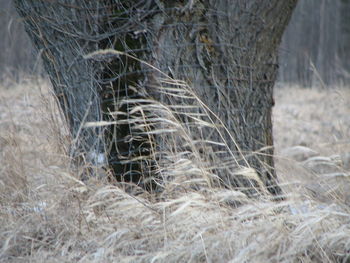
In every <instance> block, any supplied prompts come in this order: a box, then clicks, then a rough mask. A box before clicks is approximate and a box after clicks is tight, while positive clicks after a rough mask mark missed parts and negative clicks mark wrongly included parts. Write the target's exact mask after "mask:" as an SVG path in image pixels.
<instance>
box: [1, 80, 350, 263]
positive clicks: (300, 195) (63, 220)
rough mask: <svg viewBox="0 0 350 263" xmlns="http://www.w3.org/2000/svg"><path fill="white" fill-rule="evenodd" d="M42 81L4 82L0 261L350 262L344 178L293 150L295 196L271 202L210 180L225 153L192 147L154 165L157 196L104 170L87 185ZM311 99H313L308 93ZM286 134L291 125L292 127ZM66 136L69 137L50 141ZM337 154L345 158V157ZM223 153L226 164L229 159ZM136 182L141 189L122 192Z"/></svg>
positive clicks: (290, 186) (288, 181) (287, 180)
mask: <svg viewBox="0 0 350 263" xmlns="http://www.w3.org/2000/svg"><path fill="white" fill-rule="evenodd" d="M39 84H40V82H39ZM36 85H38V83H36V84H35V85H34V84H31V83H28V85H21V86H15V87H14V88H13V89H11V92H9V90H6V89H4V88H0V100H1V104H0V108H1V109H0V112H1V118H0V138H1V139H0V143H1V148H0V154H1V159H0V167H1V168H0V169H1V173H0V205H1V208H0V240H1V241H0V261H2V262H28V261H32V262H299V261H300V262H347V261H348V260H349V259H350V251H349V247H350V238H349V237H350V222H349V218H350V209H349V202H348V200H347V199H346V198H342V195H341V193H343V194H345V192H344V191H345V190H342V191H343V192H342V191H340V190H341V188H340V186H344V185H346V184H348V177H346V176H343V177H341V178H340V177H339V178H338V177H337V176H335V177H333V179H334V178H337V180H332V181H331V180H330V179H329V177H327V176H326V175H325V174H322V173H321V174H320V173H318V172H315V171H313V170H310V168H308V166H305V165H304V164H303V162H304V161H305V160H299V159H298V158H297V160H296V161H294V162H292V161H291V158H289V157H286V156H277V157H278V161H279V163H278V165H279V166H278V169H279V174H280V176H282V177H281V178H282V181H283V184H284V189H285V193H286V195H287V196H288V198H287V199H286V200H285V201H281V202H272V201H270V200H269V198H268V195H266V196H264V195H263V196H261V198H257V199H249V198H247V197H246V196H245V194H243V193H242V192H240V191H235V190H232V189H229V188H222V187H221V188H220V187H214V186H215V180H218V179H217V178H216V177H215V174H213V173H212V172H210V171H211V169H210V168H211V166H212V165H213V163H214V162H217V160H215V159H210V158H209V159H208V160H204V161H203V159H201V158H199V157H200V155H196V151H191V152H192V153H187V152H184V151H180V150H179V148H168V152H167V155H166V156H165V157H166V158H164V159H162V160H163V161H162V162H163V163H159V164H158V167H159V171H158V172H159V174H161V175H162V176H163V178H164V179H165V180H164V182H165V183H164V184H163V185H162V187H163V190H162V191H161V192H160V193H149V192H146V191H143V190H141V189H139V188H137V187H136V186H130V185H127V184H122V183H119V184H116V185H111V184H109V183H107V182H104V181H103V180H98V179H96V178H89V179H88V180H86V181H84V182H83V181H81V180H79V174H80V173H81V171H82V170H83V169H84V167H81V168H80V169H77V170H73V169H71V168H70V160H69V158H67V157H66V155H65V151H66V150H65V149H66V148H65V147H66V145H65V142H66V140H67V138H66V135H65V129H62V128H61V126H60V124H59V125H58V124H57V123H54V122H56V121H58V120H59V117H58V116H59V115H58V113H57V112H56V113H55V114H56V115H51V116H50V114H51V113H49V112H52V109H49V108H47V107H48V106H49V107H50V105H51V104H50V103H46V102H45V103H44V105H43V101H42V99H40V98H39V97H40V96H38V89H37V87H34V86H36ZM40 85H44V84H42V83H41V84H40ZM45 85H46V84H45ZM298 92H301V91H300V90H298ZM29 101H30V103H29ZM46 101H47V100H46ZM309 103H313V102H312V100H311V98H310V102H309ZM52 105H54V104H52ZM158 107H159V106H158ZM139 110H141V108H139ZM282 110H283V109H282ZM39 113H40V114H39ZM281 114H282V113H281ZM53 116H54V117H53ZM158 117H162V118H165V117H166V118H165V119H167V120H168V121H167V122H166V123H163V125H159V126H157V125H155V126H156V127H158V128H159V130H160V129H163V130H166V131H171V132H169V133H168V134H167V136H168V135H170V134H172V135H174V133H175V131H177V132H178V133H177V134H180V135H182V136H183V137H177V142H178V144H177V145H180V146H181V145H182V144H183V145H185V144H186V143H187V144H188V143H190V141H188V140H187V139H186V136H188V132H186V130H185V131H183V129H184V128H186V127H181V126H178V125H177V124H176V123H172V122H171V121H172V119H171V111H170V112H169V111H167V108H163V115H161V116H158ZM158 120H159V119H153V121H158ZM51 122H53V123H54V127H52V126H50V125H51ZM4 123H8V124H6V125H9V126H6V125H4ZM208 123H209V122H208ZM139 124H140V125H141V122H140V123H139ZM153 124H157V123H153ZM158 124H160V123H159V122H158ZM208 125H209V124H208ZM330 125H333V124H330ZM9 127H10V128H9ZM174 127H175V128H176V129H173V128H174ZM170 128H172V129H170ZM287 131H288V132H289V133H290V129H289V128H288V130H286V131H285V133H286V134H287ZM60 134H61V136H62V140H57V139H54V138H55V137H56V138H57V136H58V135H60ZM170 137H172V136H170ZM164 139H169V137H164ZM279 139H281V138H279ZM279 139H278V138H277V140H279ZM186 140H187V141H186ZM198 143H199V142H198ZM207 143H211V142H207ZM57 144H59V145H57ZM62 144H63V145H62ZM199 144H200V143H199ZM195 145H196V142H193V141H192V145H190V147H193V149H197V148H196V147H195ZM202 145H203V146H206V144H202ZM280 145H281V144H280ZM186 147H188V145H186ZM184 148H185V147H184ZM190 149H191V148H190ZM282 149H283V148H280V149H279V150H282ZM311 149H314V148H313V147H311ZM343 149H345V147H344V148H343ZM316 150H317V151H316ZM316 150H313V151H314V152H317V153H319V152H322V149H321V150H320V149H316ZM279 152H281V151H279ZM332 154H333V153H332ZM323 155H324V156H325V157H329V155H328V156H327V155H325V154H323ZM282 157H283V158H282ZM313 157H314V156H307V157H306V158H307V159H309V158H313ZM286 158H287V161H284V160H286ZM330 160H331V161H332V160H333V159H330ZM334 160H335V162H336V163H337V161H336V160H338V159H334ZM226 161H227V162H226V163H225V164H223V166H225V165H227V166H225V167H226V169H227V168H228V167H233V166H230V165H233V163H232V162H230V161H228V160H226ZM309 161H310V160H309ZM228 164H230V165H228ZM287 164H288V165H287ZM235 165H236V164H235ZM234 167H237V166H234ZM337 167H338V168H339V167H340V169H342V171H341V172H342V173H343V174H345V175H346V174H348V173H349V170H347V168H346V167H345V166H344V165H343V164H342V163H339V162H338V163H337ZM241 168H242V169H243V168H244V167H241ZM247 169H248V168H247ZM250 172H251V171H250V170H248V171H247V170H242V171H241V173H242V174H251V173H250ZM232 173H233V174H235V173H237V170H236V169H235V171H232ZM328 174H329V173H328ZM250 176H252V175H250ZM208 178H209V179H208ZM320 178H323V179H324V180H323V181H322V180H320ZM325 178H328V179H327V180H326V179H325ZM338 179H339V180H338ZM320 182H323V183H320ZM311 183H313V184H315V183H319V185H324V186H326V185H328V186H330V188H329V189H327V190H325V191H326V192H324V193H323V192H322V191H323V189H322V188H318V187H319V186H316V188H315V187H314V188H312V189H313V191H316V193H317V194H318V195H322V196H323V198H320V197H319V196H314V195H312V191H311V190H310V189H309V188H311V186H310V184H311ZM337 186H338V188H337ZM130 187H134V191H129V190H127V191H126V190H125V189H129V188H130ZM320 189H322V190H320ZM336 189H338V190H339V191H340V192H336ZM130 192H133V193H135V194H131V193H130ZM326 193H327V194H326ZM344 196H345V195H344Z"/></svg>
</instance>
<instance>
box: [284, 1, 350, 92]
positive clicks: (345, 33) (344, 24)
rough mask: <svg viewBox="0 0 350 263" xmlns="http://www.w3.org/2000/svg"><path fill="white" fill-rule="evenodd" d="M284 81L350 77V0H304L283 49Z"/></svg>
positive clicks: (313, 81) (332, 80)
mask: <svg viewBox="0 0 350 263" xmlns="http://www.w3.org/2000/svg"><path fill="white" fill-rule="evenodd" d="M280 80H281V81H283V82H292V83H299V84H301V85H303V86H311V85H331V84H339V82H340V84H343V83H346V82H348V81H349V80H350V0H300V1H299V4H298V6H297V9H296V10H295V12H294V14H293V17H292V20H291V23H290V24H289V26H288V28H287V30H286V32H285V34H284V38H283V42H282V45H281V48H280Z"/></svg>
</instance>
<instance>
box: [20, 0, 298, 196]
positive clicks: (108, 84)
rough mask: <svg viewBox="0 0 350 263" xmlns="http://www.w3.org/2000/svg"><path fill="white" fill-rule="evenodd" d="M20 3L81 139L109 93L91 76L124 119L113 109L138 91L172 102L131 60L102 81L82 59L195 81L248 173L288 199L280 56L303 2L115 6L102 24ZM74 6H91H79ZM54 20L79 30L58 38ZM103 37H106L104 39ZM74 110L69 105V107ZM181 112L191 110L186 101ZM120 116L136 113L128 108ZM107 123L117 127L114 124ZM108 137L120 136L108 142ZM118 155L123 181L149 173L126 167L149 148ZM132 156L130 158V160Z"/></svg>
mask: <svg viewBox="0 0 350 263" xmlns="http://www.w3.org/2000/svg"><path fill="white" fill-rule="evenodd" d="M16 2H17V6H18V9H19V10H20V13H21V15H22V16H23V17H28V16H29V18H28V19H27V22H26V25H27V28H28V29H29V30H28V31H29V33H30V35H31V37H32V39H33V40H34V42H35V44H36V46H37V47H38V48H39V49H44V60H45V61H46V66H47V70H48V71H49V72H51V73H52V72H55V74H50V77H51V80H52V82H53V84H54V87H55V89H56V93H57V95H58V96H60V94H61V93H63V94H66V95H65V96H64V97H65V99H61V105H62V107H63V108H64V109H69V112H70V113H71V115H72V116H73V118H72V117H68V119H69V120H70V122H71V127H72V130H73V133H77V132H76V130H77V127H78V126H79V125H80V124H81V122H82V121H83V117H84V114H85V112H88V114H87V118H88V119H89V120H97V119H99V110H98V109H99V99H100V97H99V96H97V93H98V92H96V91H97V89H98V87H99V85H97V84H96V83H94V82H93V81H92V78H91V76H94V79H98V80H99V84H100V86H101V92H100V94H102V95H101V96H102V98H103V103H102V108H103V109H104V111H113V110H116V109H115V105H114V104H113V103H111V101H113V98H115V97H130V96H137V94H134V91H133V89H132V88H131V86H139V87H142V88H144V89H145V91H146V93H147V94H148V95H147V96H150V97H152V98H154V99H156V100H158V101H161V102H168V101H167V98H165V97H164V96H163V95H162V94H160V93H158V92H155V90H154V89H153V87H154V86H156V85H157V84H159V83H158V79H159V77H160V76H159V72H157V71H152V70H149V68H147V67H146V66H144V65H143V64H142V63H139V62H137V61H135V60H133V59H128V58H127V57H121V58H119V59H117V60H115V61H113V62H110V63H108V64H107V65H105V66H104V68H103V70H102V71H100V72H98V71H96V70H97V68H96V64H94V63H93V62H91V61H90V60H85V61H81V60H79V63H77V58H79V57H81V55H82V54H83V53H85V54H86V53H87V52H88V51H90V50H93V49H94V48H113V49H117V50H119V51H123V52H128V53H131V54H132V55H133V56H136V57H138V58H140V59H142V60H144V61H147V62H148V63H149V64H151V65H153V66H155V67H157V68H159V69H160V70H161V71H162V72H163V73H165V74H167V75H169V76H172V77H173V78H175V79H180V80H184V81H186V82H187V83H188V84H189V85H190V86H191V87H192V88H193V90H194V91H195V93H196V94H197V96H198V97H199V98H200V99H201V100H202V101H203V102H204V103H205V104H206V105H207V106H208V107H209V108H210V109H211V110H212V111H213V112H214V113H215V114H216V115H217V116H219V118H220V119H221V120H222V122H223V123H224V124H225V126H226V127H227V128H228V129H229V130H230V131H231V133H232V134H233V137H234V138H235V140H236V143H237V144H235V143H234V142H233V141H232V140H231V137H230V136H229V135H228V134H226V135H225V138H224V139H225V141H227V142H228V145H229V148H230V150H231V151H232V152H234V153H236V156H237V159H239V160H240V162H241V163H242V165H246V164H245V162H244V161H243V160H242V159H241V155H242V153H243V155H244V156H245V158H246V160H247V161H248V163H249V165H250V166H251V167H253V168H255V169H256V170H257V171H258V172H259V176H260V178H261V180H262V181H263V182H264V184H265V185H266V186H267V187H268V190H269V191H270V192H271V193H273V194H279V193H280V188H279V187H278V186H277V184H276V175H275V172H274V169H273V167H274V162H273V137H272V123H271V109H272V107H273V104H274V101H273V85H274V82H275V79H276V73H277V69H278V65H277V48H278V45H279V43H280V41H281V37H282V33H283V31H284V29H285V27H286V25H287V24H288V21H289V19H290V16H291V14H292V11H293V9H294V8H295V6H296V3H297V0H286V1H280V0H273V1H272V0H260V1H257V0H230V1H229V0H201V1H199V0H197V1H196V0H190V1H188V2H187V1H158V0H149V1H147V0H145V1H111V2H108V3H109V8H108V11H106V12H107V15H108V17H107V18H106V17H105V19H101V20H96V19H95V20H94V17H96V12H95V13H94V15H92V13H89V12H79V11H78V10H79V9H76V8H72V9H70V10H71V11H72V10H74V12H73V11H72V12H68V13H67V10H66V9H65V10H64V7H60V8H62V10H64V11H62V12H61V11H60V9H57V10H56V9H55V10H54V9H52V10H50V12H49V13H47V11H48V9H49V8H48V6H49V5H50V4H51V3H56V1H30V0H28V1H19V0H17V1H16ZM24 2H26V5H27V6H26V5H25V4H24ZM59 2H63V3H65V2H64V1H59ZM69 2H72V1H69ZM83 2H84V5H85V7H86V6H88V7H89V10H92V9H93V10H97V9H98V7H99V6H98V4H87V3H89V1H87V2H86V3H85V1H83ZM91 2H92V3H93V2H95V1H91ZM96 2H99V1H96ZM38 3H41V4H40V5H39V7H38V8H37V9H35V12H36V13H39V14H40V16H39V17H40V19H42V20H41V21H35V20H34V21H33V19H32V16H31V12H28V10H33V9H28V6H35V5H36V6H37V5H38ZM67 3H68V2H67ZM100 3H101V2H100ZM106 3H107V1H105V4H106ZM74 6H82V5H81V3H80V2H79V1H77V2H76V3H75V2H74ZM58 16H60V17H61V20H59V19H58ZM49 17H57V19H56V20H57V21H61V22H63V23H64V21H66V19H68V18H70V19H71V18H73V20H76V22H75V23H72V24H70V25H69V29H67V28H66V27H64V29H65V30H64V31H63V30H59V29H56V28H55V29H54V30H53V27H52V26H49V27H47V23H46V21H45V19H44V18H46V19H48V20H49V21H50V19H49ZM76 28H78V29H79V30H77V31H78V32H85V35H86V32H89V33H88V35H89V36H90V38H89V39H87V38H86V37H84V38H83V39H81V34H78V33H76V34H67V32H71V31H73V32H76V31H74V30H76ZM73 29H74V30H73ZM98 30H104V31H105V32H104V34H101V32H100V31H98ZM97 31H98V33H99V37H100V38H99V41H98V47H97V46H96V45H95V43H94V41H93V40H94V39H96V38H94V37H93V36H94V34H95V33H96V34H97ZM101 36H102V37H101ZM70 41H72V42H73V43H75V44H74V45H70V46H68V47H69V49H68V50H67V45H66V43H68V42H70ZM60 44H62V46H63V48H60ZM48 45H50V46H49V48H48ZM82 48H83V49H82ZM81 63H82V64H81ZM96 76H97V77H96ZM82 80H83V81H84V82H83V84H82V83H81V81H82ZM62 87H63V88H62ZM66 100H68V104H65V101H66ZM91 102H92V104H91ZM176 103H178V104H181V101H179V102H176ZM117 110H119V111H125V112H127V111H128V106H123V107H121V108H118V109H117ZM74 116H79V117H78V118H76V117H74ZM104 118H105V119H108V118H109V117H108V115H105V116H104ZM113 129H114V130H110V133H109V134H114V135H117V136H116V137H117V138H125V137H127V136H128V134H130V133H131V128H130V125H127V124H124V125H119V126H118V127H114V128H113ZM78 130H79V129H78ZM84 132H86V133H87V137H89V138H90V137H91V138H92V137H93V134H91V133H90V131H89V132H88V131H85V130H84ZM215 136H216V135H213V134H212V133H211V132H210V131H207V130H204V131H203V132H202V134H201V137H202V138H203V137H204V138H207V139H208V140H211V141H217V140H222V138H218V137H215ZM107 137H110V136H109V135H108V134H107ZM156 140H157V139H156ZM85 141H86V144H87V145H88V146H89V145H92V144H91V141H89V140H85ZM237 145H238V147H237ZM113 147H114V148H113ZM113 147H112V148H111V149H109V154H110V156H109V159H110V162H111V163H114V168H115V171H116V173H117V174H118V176H120V177H123V176H124V175H125V173H126V171H129V172H130V171H135V170H136V171H137V170H140V167H141V166H142V164H140V163H138V164H137V163H136V164H134V165H131V164H130V163H129V164H128V165H123V162H122V161H121V159H123V158H125V157H127V156H129V157H130V158H131V157H135V156H134V155H130V151H131V150H132V151H133V152H136V155H137V154H140V152H141V151H144V150H142V149H141V148H143V149H144V148H147V147H149V145H148V146H147V144H146V147H145V144H144V143H143V142H142V140H141V141H139V142H135V141H134V142H131V141H126V140H123V139H121V140H115V141H114V146H113ZM140 147H141V148H140ZM123 151H125V152H127V153H126V154H125V155H124V156H123V154H121V152H123ZM146 151H147V150H146ZM240 151H241V152H240ZM128 152H129V153H128ZM137 152H138V153H137ZM220 154H221V153H220ZM220 154H219V155H218V156H219V157H220V158H225V154H227V153H222V154H221V155H220ZM217 170H220V169H217ZM226 172H227V170H226ZM218 174H219V175H220V176H221V177H222V179H223V181H224V183H225V184H227V185H231V186H245V187H251V186H254V187H255V186H256V185H254V183H251V182H249V180H246V181H245V180H243V181H239V180H237V179H236V178H234V177H232V176H230V175H229V174H225V171H218ZM129 177H130V178H128V179H127V180H132V181H136V182H139V181H140V174H138V175H135V176H134V177H133V176H132V175H130V174H129ZM124 179H125V177H124Z"/></svg>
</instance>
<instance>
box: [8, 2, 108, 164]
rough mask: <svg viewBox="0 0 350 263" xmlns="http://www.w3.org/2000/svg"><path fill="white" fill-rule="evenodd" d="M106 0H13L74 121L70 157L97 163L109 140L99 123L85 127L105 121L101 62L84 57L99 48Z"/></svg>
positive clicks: (69, 120) (65, 109)
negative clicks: (88, 126) (96, 124)
mask: <svg viewBox="0 0 350 263" xmlns="http://www.w3.org/2000/svg"><path fill="white" fill-rule="evenodd" d="M100 2H102V1H88V0H63V1H46V0H26V1H22V0H14V3H15V7H16V8H17V11H18V13H19V14H20V16H21V17H22V18H23V21H24V24H25V29H26V31H27V33H28V35H29V37H30V38H31V40H32V42H33V43H34V46H35V47H36V49H37V50H38V52H39V54H40V55H41V58H42V59H43V63H44V68H45V70H46V71H47V73H48V75H49V77H50V80H51V83H52V85H53V88H54V91H55V94H56V96H57V98H58V101H59V103H60V106H61V108H62V110H63V112H64V115H65V117H66V120H67V122H68V124H69V127H70V131H71V135H72V138H73V143H72V145H71V156H72V157H73V158H77V157H79V158H78V159H81V158H83V159H86V158H87V159H88V161H89V162H92V163H94V164H96V163H98V161H99V159H101V156H99V153H101V152H102V150H103V148H104V145H103V139H102V138H101V135H102V132H101V131H100V129H99V128H96V129H84V128H83V124H84V123H85V122H87V121H99V120H101V112H100V95H99V83H98V79H99V77H98V76H99V74H100V71H101V70H100V65H99V64H98V63H96V62H93V61H87V60H85V59H83V56H84V55H85V54H86V53H89V52H92V51H94V50H96V49H98V48H99V44H98V40H99V39H97V38H96V37H98V36H99V34H100V32H99V30H101V28H100V27H99V23H100V21H99V19H100V16H103V14H105V13H106V11H105V10H104V8H102V7H101V3H100Z"/></svg>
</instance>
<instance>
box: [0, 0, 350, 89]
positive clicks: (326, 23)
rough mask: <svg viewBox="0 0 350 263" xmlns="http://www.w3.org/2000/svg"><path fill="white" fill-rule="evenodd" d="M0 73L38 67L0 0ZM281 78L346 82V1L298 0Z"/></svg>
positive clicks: (349, 27) (349, 63) (349, 14)
mask: <svg viewBox="0 0 350 263" xmlns="http://www.w3.org/2000/svg"><path fill="white" fill-rule="evenodd" d="M0 36H1V40H0V50H1V52H0V77H4V76H5V77H7V76H11V77H14V78H17V77H18V76H19V74H20V73H23V72H24V73H33V71H36V72H38V70H39V71H40V69H39V67H38V65H39V64H38V59H37V55H34V54H33V50H32V46H31V44H30V41H29V39H28V37H27V35H26V34H25V33H24V30H23V26H22V24H21V23H20V19H19V18H18V16H17V15H16V13H15V10H14V8H13V7H12V1H9V0H0ZM279 79H280V81H282V82H288V83H295V84H300V85H302V86H312V85H321V86H323V85H332V84H346V83H347V82H348V81H350V0H300V1H299V4H298V6H297V10H296V11H295V12H294V15H293V18H292V21H291V23H290V25H289V26H288V29H287V30H286V32H285V34H284V38H283V42H282V45H281V48H280V72H279Z"/></svg>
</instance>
